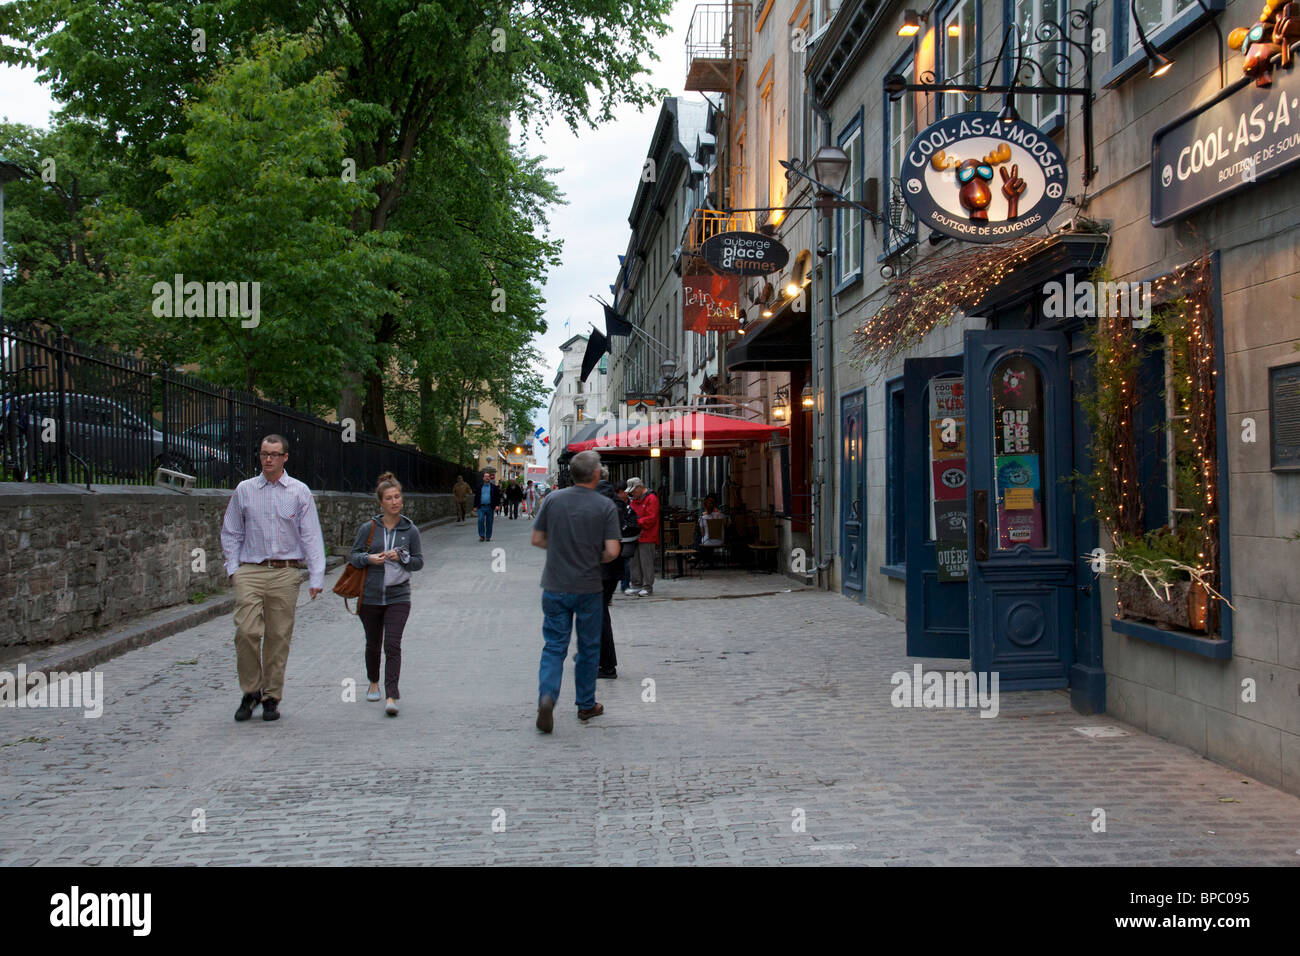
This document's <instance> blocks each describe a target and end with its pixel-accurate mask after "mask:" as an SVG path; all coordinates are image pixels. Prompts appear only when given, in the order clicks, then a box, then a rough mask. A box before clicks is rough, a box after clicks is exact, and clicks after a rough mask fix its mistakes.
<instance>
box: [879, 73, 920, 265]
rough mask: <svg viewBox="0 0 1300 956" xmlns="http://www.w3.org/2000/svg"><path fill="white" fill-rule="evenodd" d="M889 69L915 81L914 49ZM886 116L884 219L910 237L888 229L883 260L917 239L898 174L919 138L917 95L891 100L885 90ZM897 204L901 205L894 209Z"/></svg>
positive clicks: (905, 95) (913, 220)
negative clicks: (907, 154) (901, 236)
mask: <svg viewBox="0 0 1300 956" xmlns="http://www.w3.org/2000/svg"><path fill="white" fill-rule="evenodd" d="M889 72H890V73H897V74H899V75H900V76H902V77H903V78H904V79H906V80H907V81H908V82H909V83H911V82H914V80H915V72H916V62H915V59H914V57H913V54H912V52H911V51H908V53H907V55H906V56H904V57H903V58H902V59H900V60H899V61H898V62H897V63H895V64H894V66H893V69H891V70H890V71H889ZM884 117H885V131H884V132H885V135H884V136H883V137H881V139H882V140H883V141H884V142H883V143H882V148H883V150H884V153H883V156H884V159H883V162H884V166H885V175H884V176H882V177H881V181H882V182H883V183H884V190H883V192H884V211H885V221H886V222H888V223H891V224H894V223H896V224H898V225H899V226H900V228H901V231H902V232H904V233H906V234H907V237H908V238H906V239H900V238H899V235H898V233H897V232H894V231H893V230H892V229H891V230H887V231H886V234H885V237H884V243H885V250H884V253H883V254H882V256H881V257H880V258H882V259H883V258H887V257H888V256H890V255H892V254H893V253H895V252H897V251H898V250H900V249H904V248H906V247H907V246H909V245H911V244H912V243H914V242H916V216H915V215H914V214H913V213H912V209H911V207H910V206H908V205H907V202H906V201H905V200H904V199H903V191H902V188H901V186H899V185H898V183H899V179H900V175H899V174H900V173H901V172H902V169H903V157H904V155H905V154H906V152H907V147H908V146H910V145H911V143H912V140H914V139H916V134H917V128H916V95H915V94H913V93H904V94H903V95H902V96H899V97H898V98H896V99H891V98H890V96H889V94H888V93H885V94H884ZM896 204H897V206H898V207H899V208H895V205H896Z"/></svg>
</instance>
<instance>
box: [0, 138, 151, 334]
mask: <svg viewBox="0 0 1300 956" xmlns="http://www.w3.org/2000/svg"><path fill="white" fill-rule="evenodd" d="M0 156H4V157H5V159H7V160H8V161H9V162H12V163H15V164H16V165H18V166H19V167H21V168H22V169H23V171H24V172H25V173H26V174H27V177H26V178H25V179H19V180H17V181H15V182H12V183H10V184H9V185H8V186H7V187H6V189H5V245H6V246H7V250H6V260H7V264H8V266H9V268H10V270H11V272H12V273H13V274H12V276H11V278H12V280H13V281H11V282H8V283H6V287H5V296H4V316H5V320H6V321H7V322H40V323H44V324H48V325H50V326H52V327H57V328H59V329H61V330H62V331H64V332H68V333H70V334H73V335H77V336H79V337H81V338H85V339H89V340H92V341H99V342H104V341H112V338H113V336H112V330H113V328H114V327H115V322H116V320H117V319H118V318H119V317H120V316H121V315H123V314H124V313H125V312H126V310H127V309H128V302H127V298H126V296H125V295H124V294H123V290H122V287H121V285H120V284H119V283H118V282H117V281H116V275H115V273H114V271H113V270H112V269H111V268H110V267H109V265H108V263H107V261H106V257H105V255H104V253H103V251H102V250H94V249H92V248H91V246H90V243H89V240H88V235H87V225H86V220H87V217H88V216H89V215H90V214H91V213H92V212H93V211H94V210H95V209H96V208H97V207H98V206H99V205H100V204H101V203H103V202H104V201H105V200H106V199H107V198H108V197H110V196H112V195H113V192H114V188H115V183H116V182H117V179H118V174H119V173H120V172H121V168H122V167H121V164H120V163H118V162H116V161H115V160H114V159H113V158H112V156H113V150H112V148H111V147H110V146H109V145H108V144H107V143H106V137H105V135H104V133H103V130H101V129H99V128H97V127H95V126H94V125H93V124H91V123H88V122H85V121H81V120H73V119H67V118H64V119H61V120H60V121H59V122H57V123H56V124H55V125H54V126H53V127H52V128H51V129H50V130H48V131H47V130H40V129H34V128H32V127H29V126H22V125H18V124H8V123H6V124H0Z"/></svg>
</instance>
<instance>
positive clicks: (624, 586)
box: [614, 481, 641, 594]
mask: <svg viewBox="0 0 1300 956" xmlns="http://www.w3.org/2000/svg"><path fill="white" fill-rule="evenodd" d="M614 496H615V497H616V498H617V499H618V500H619V501H621V502H622V503H623V504H625V505H627V506H628V511H632V507H631V502H632V496H631V495H629V494H628V493H627V482H626V481H620V482H619V483H618V484H617V485H615V486H614ZM632 517H634V518H635V517H636V512H632ZM636 532H637V538H640V536H641V525H640V524H639V523H638V524H637V529H636ZM636 547H637V542H636V541H635V540H634V541H633V542H632V546H631V547H628V544H627V542H626V541H624V542H623V551H622V557H623V577H622V579H621V580H620V581H619V582H618V590H619V591H621V592H622V593H624V594H635V593H636V592H635V591H633V590H632V559H633V558H634V557H635V556H636Z"/></svg>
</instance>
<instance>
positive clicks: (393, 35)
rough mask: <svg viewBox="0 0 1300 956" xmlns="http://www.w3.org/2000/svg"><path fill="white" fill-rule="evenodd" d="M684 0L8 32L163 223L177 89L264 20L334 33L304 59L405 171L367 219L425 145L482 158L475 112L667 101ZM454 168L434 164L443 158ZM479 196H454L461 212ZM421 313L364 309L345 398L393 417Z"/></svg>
mask: <svg viewBox="0 0 1300 956" xmlns="http://www.w3.org/2000/svg"><path fill="white" fill-rule="evenodd" d="M670 7H671V0H625V2H618V0H538V2H534V3H531V4H528V5H524V6H517V5H512V4H511V3H509V2H508V0H496V2H483V0H439V2H432V3H430V2H417V0H366V2H362V0H308V2H300V3H292V4H289V3H283V2H281V0H217V2H195V0H154V2H145V0H115V2H113V3H105V4H100V3H84V2H78V0H15V2H12V3H10V4H8V5H7V6H6V7H5V8H2V9H0V35H3V36H8V37H13V38H15V39H17V40H20V41H22V42H23V43H26V44H29V45H30V47H31V49H32V51H33V52H30V53H29V52H27V51H26V50H24V49H23V48H22V47H21V46H19V45H6V46H5V47H4V49H3V56H4V57H5V59H7V60H8V61H9V62H26V63H29V64H34V65H36V66H38V68H39V69H40V70H41V73H42V76H43V77H45V78H47V79H48V80H49V81H50V82H51V83H52V84H53V87H54V90H55V95H56V96H57V97H58V98H59V99H60V100H61V101H63V102H65V103H67V104H68V105H69V109H70V110H71V111H72V112H73V113H75V114H76V115H78V116H84V117H87V118H96V119H98V120H99V121H101V122H102V124H103V125H104V127H105V129H106V130H107V132H108V134H109V135H110V136H111V137H112V138H113V140H114V142H116V143H118V144H119V146H120V149H121V153H122V155H123V156H124V157H125V158H126V160H127V161H128V162H129V163H130V170H131V172H132V174H133V175H131V176H128V177H124V184H123V201H124V202H125V204H127V205H129V206H131V207H132V208H134V209H136V210H137V212H138V213H139V215H140V217H141V220H142V221H145V222H154V223H159V222H162V221H163V220H165V218H166V216H167V215H168V214H169V213H170V211H169V210H167V208H166V196H165V194H164V195H161V196H160V195H159V194H158V192H157V190H156V189H151V188H150V187H151V183H153V182H154V180H153V179H151V176H153V175H154V174H155V172H156V170H157V168H158V167H156V166H154V165H152V164H151V162H149V161H146V160H152V158H153V157H175V156H179V155H180V150H181V146H180V144H179V143H178V137H181V136H183V134H184V130H185V127H186V124H187V117H186V115H185V114H184V112H183V111H181V110H180V109H179V108H178V107H177V106H176V104H178V103H180V102H182V101H184V100H185V99H187V98H190V97H192V96H193V95H195V93H196V92H197V91H198V89H199V87H200V84H201V83H202V81H203V79H204V78H205V77H206V76H208V75H209V74H210V73H211V72H212V71H213V70H214V69H216V68H217V65H218V64H219V63H220V62H221V61H222V59H223V58H224V57H227V56H229V55H230V54H231V53H232V52H233V51H235V50H238V49H240V48H241V47H242V46H244V45H246V44H247V43H248V42H249V40H250V38H251V37H252V36H253V35H254V34H255V33H257V32H259V31H261V30H264V29H266V28H268V27H277V28H281V29H283V30H286V31H288V32H290V33H301V34H305V35H310V36H313V37H317V38H319V39H320V40H321V44H320V45H319V47H317V48H316V49H315V52H314V53H313V55H312V56H311V57H310V58H309V59H308V60H307V61H305V62H303V63H302V64H301V67H302V69H303V72H304V78H305V77H306V76H310V75H311V74H313V73H318V72H328V71H334V70H338V71H340V72H339V88H338V91H337V96H338V98H339V100H340V101H341V105H342V106H343V108H344V109H345V110H346V112H347V116H348V128H347V136H348V139H347V142H348V154H349V156H350V157H351V158H354V159H355V160H356V165H357V174H358V181H360V179H361V175H362V173H363V172H365V171H367V170H374V169H380V170H388V171H391V175H388V176H383V177H378V178H375V179H373V180H371V181H369V187H368V188H370V189H371V190H372V191H373V192H374V195H375V198H376V201H375V203H374V204H373V205H370V206H367V207H365V208H364V211H361V210H354V218H353V223H352V224H353V228H354V230H355V231H357V232H358V233H362V232H385V231H387V230H388V229H389V225H390V221H391V220H392V219H393V217H394V215H395V214H396V213H397V211H398V207H399V205H400V204H401V202H402V201H403V198H404V197H405V196H406V195H407V193H408V192H409V191H410V190H411V189H412V188H413V187H414V186H415V175H416V173H415V166H416V164H415V159H416V157H417V154H419V153H421V152H426V153H427V154H428V155H430V156H439V157H443V158H444V159H445V160H446V162H447V163H448V164H450V165H454V164H456V163H459V162H469V163H472V162H473V161H474V153H475V152H476V148H475V147H476V144H474V143H472V142H470V143H469V144H468V147H469V148H468V149H467V150H462V153H463V155H462V156H460V157H455V156H452V155H451V150H449V149H448V148H447V141H448V137H447V133H448V131H457V130H459V129H461V128H462V121H467V120H469V119H480V120H481V119H482V118H484V117H487V118H490V119H491V120H493V121H497V122H505V121H506V120H507V118H509V117H512V116H513V117H514V118H515V119H516V120H517V121H519V122H520V123H521V124H522V125H523V127H524V128H525V129H537V128H540V126H541V125H542V123H543V121H545V120H547V119H550V118H551V117H557V118H559V119H561V120H563V121H564V122H565V123H567V124H568V125H569V126H570V127H571V128H575V129H576V128H577V127H578V126H579V125H581V124H583V123H588V124H594V123H599V122H603V121H607V120H609V119H611V118H612V116H613V112H614V110H615V108H616V107H617V106H618V105H619V104H621V103H625V102H626V103H631V104H634V105H637V106H640V107H644V106H646V105H651V104H653V103H655V102H657V101H658V99H659V97H661V96H662V95H663V92H664V91H662V90H655V89H651V88H649V87H648V86H646V85H645V84H644V83H643V82H642V80H641V78H640V77H641V74H642V73H644V72H645V66H644V65H643V63H642V60H643V58H646V57H649V58H654V55H653V53H651V52H650V51H649V44H650V42H651V41H652V39H653V38H654V37H658V36H662V35H663V34H664V33H665V32H666V30H667V27H666V25H665V24H664V22H663V16H664V15H665V14H666V13H667V12H668V10H669V9H670ZM195 29H202V30H204V31H205V37H206V46H205V48H204V49H203V50H195V49H194V38H193V35H192V31H193V30H195ZM471 125H472V124H471ZM164 168H166V167H164ZM151 170H152V171H155V172H151ZM443 172H444V170H443V168H442V166H441V165H440V164H430V166H429V175H431V176H434V177H438V176H441V175H443ZM480 212H481V210H478V209H474V208H473V207H471V206H468V205H464V204H456V203H455V202H454V197H453V202H452V203H449V205H448V206H447V207H446V212H445V215H446V216H447V217H448V218H449V219H456V218H458V217H459V218H462V219H467V220H468V219H472V218H473V217H475V216H477V215H478V214H480ZM396 281H398V282H401V281H402V280H401V279H400V278H399V279H397V280H396ZM407 281H408V283H409V277H408V279H407ZM521 294H522V293H521ZM408 314H409V312H407V311H403V310H402V309H400V308H398V307H394V308H392V309H389V310H386V311H383V312H382V313H381V314H379V315H376V316H374V317H372V318H370V319H368V320H363V321H362V326H363V327H362V328H360V329H358V330H357V337H356V338H355V340H354V341H353V345H354V351H355V352H356V353H358V354H365V355H367V357H368V365H367V366H366V367H364V368H363V369H359V370H356V371H354V372H352V373H351V379H350V380H351V384H352V387H351V388H350V389H347V390H345V391H344V393H343V395H342V396H341V399H340V403H339V409H340V414H341V415H351V416H352V417H359V418H360V419H361V420H362V422H363V426H364V427H365V428H366V430H367V431H371V432H373V433H377V434H384V435H386V434H387V427H386V423H385V414H384V413H385V402H384V395H385V383H386V382H387V381H388V380H390V379H391V376H392V372H391V369H392V368H393V367H394V364H395V362H396V358H397V356H396V353H395V348H396V345H397V342H398V340H399V339H400V338H401V337H402V335H403V332H404V327H405V322H406V317H407V315H408Z"/></svg>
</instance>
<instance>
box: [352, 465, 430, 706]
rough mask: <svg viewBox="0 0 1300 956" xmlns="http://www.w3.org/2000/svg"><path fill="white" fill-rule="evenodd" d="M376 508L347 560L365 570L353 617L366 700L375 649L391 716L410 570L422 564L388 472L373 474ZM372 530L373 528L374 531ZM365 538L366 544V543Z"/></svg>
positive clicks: (375, 671) (374, 692) (375, 685)
mask: <svg viewBox="0 0 1300 956" xmlns="http://www.w3.org/2000/svg"><path fill="white" fill-rule="evenodd" d="M375 497H377V498H378V499H379V504H380V508H381V511H380V513H379V514H377V515H375V517H373V518H371V519H370V520H369V521H367V522H366V523H365V524H363V525H362V526H361V527H360V528H358V529H357V538H356V541H355V542H354V543H353V545H352V554H351V556H350V557H349V558H348V561H349V563H350V564H352V565H353V566H355V567H358V568H362V569H363V570H364V571H365V572H366V584H365V589H364V591H363V592H362V594H361V603H360V605H359V606H358V607H357V616H358V617H360V618H361V624H362V626H363V627H364V628H365V631H366V677H367V678H369V680H370V689H369V690H368V691H367V692H366V700H372V701H377V700H379V697H380V695H379V654H380V649H381V648H382V650H383V655H384V659H385V662H384V696H386V697H387V698H388V700H387V703H386V705H385V707H384V710H385V711H386V712H387V713H388V716H389V717H396V716H397V701H398V700H399V699H400V698H401V696H402V695H401V693H400V692H399V691H398V688H397V680H398V677H399V676H400V675H401V670H402V631H403V629H405V627H406V620H407V618H408V617H410V614H411V584H410V578H411V572H412V571H419V570H420V569H421V568H423V567H424V555H423V553H422V552H421V550H420V529H419V528H417V527H416V526H415V522H413V521H412V520H411V519H410V518H408V517H406V516H405V515H404V514H402V486H401V485H400V484H398V481H397V479H396V478H395V477H394V476H393V473H392V472H391V471H386V472H384V473H383V474H382V475H380V476H379V482H378V484H377V485H376V487H375ZM374 532H379V533H378V534H376V533H374ZM367 541H369V542H370V543H369V546H367Z"/></svg>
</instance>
